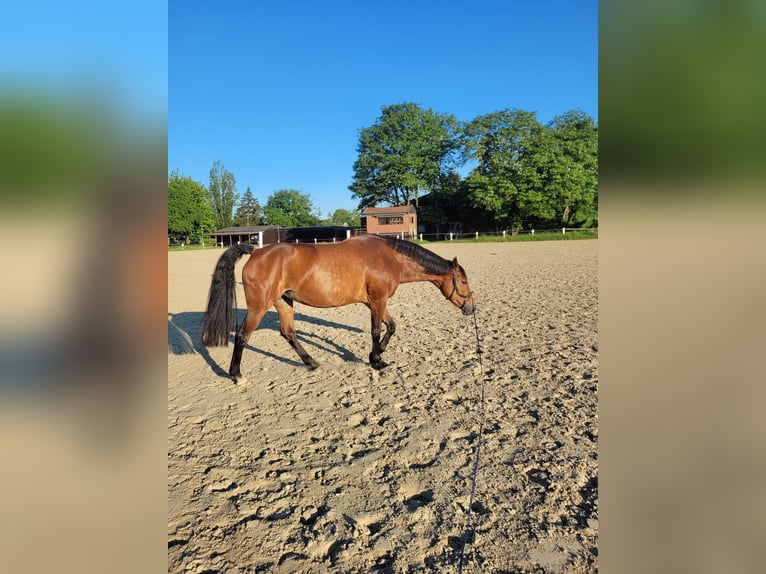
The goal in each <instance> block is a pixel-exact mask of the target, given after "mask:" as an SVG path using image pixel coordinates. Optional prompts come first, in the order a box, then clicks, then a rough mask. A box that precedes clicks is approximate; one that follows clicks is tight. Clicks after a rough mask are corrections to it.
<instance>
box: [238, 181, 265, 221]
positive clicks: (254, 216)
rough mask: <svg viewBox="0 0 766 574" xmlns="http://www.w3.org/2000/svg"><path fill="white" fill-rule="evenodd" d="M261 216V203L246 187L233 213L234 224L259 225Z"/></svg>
mask: <svg viewBox="0 0 766 574" xmlns="http://www.w3.org/2000/svg"><path fill="white" fill-rule="evenodd" d="M262 218H263V214H262V210H261V205H260V203H258V200H257V199H256V198H255V197H254V196H253V192H252V191H250V188H249V187H248V188H247V189H246V190H245V193H244V194H243V195H242V199H240V200H239V206H238V207H237V211H236V213H235V214H234V225H237V226H242V225H245V226H248V225H260V223H261V219H262Z"/></svg>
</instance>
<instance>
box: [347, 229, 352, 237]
mask: <svg viewBox="0 0 766 574" xmlns="http://www.w3.org/2000/svg"><path fill="white" fill-rule="evenodd" d="M350 238H351V230H350V229H346V239H350Z"/></svg>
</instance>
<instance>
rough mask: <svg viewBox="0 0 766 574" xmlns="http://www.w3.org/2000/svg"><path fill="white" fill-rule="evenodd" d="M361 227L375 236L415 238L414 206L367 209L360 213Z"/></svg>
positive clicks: (416, 228)
mask: <svg viewBox="0 0 766 574" xmlns="http://www.w3.org/2000/svg"><path fill="white" fill-rule="evenodd" d="M362 227H364V228H365V229H366V230H367V233H372V234H375V235H398V236H400V237H401V236H402V235H404V237H416V236H417V233H418V214H417V211H416V210H415V206H414V205H399V206H396V207H368V208H367V209H365V210H364V211H363V212H362Z"/></svg>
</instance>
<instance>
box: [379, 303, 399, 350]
mask: <svg viewBox="0 0 766 574" xmlns="http://www.w3.org/2000/svg"><path fill="white" fill-rule="evenodd" d="M383 323H384V324H385V325H386V333H385V335H383V338H382V339H381V340H380V352H381V353H382V352H383V351H385V350H386V347H388V342H389V341H390V340H391V335H393V334H394V333H395V332H396V321H394V319H393V317H391V315H390V314H389V312H388V309H386V310H385V311H384V312H383Z"/></svg>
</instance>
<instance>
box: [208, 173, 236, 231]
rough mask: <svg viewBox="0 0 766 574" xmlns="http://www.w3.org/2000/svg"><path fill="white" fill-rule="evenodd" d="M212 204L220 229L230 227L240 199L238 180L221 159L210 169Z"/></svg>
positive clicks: (216, 222) (209, 189)
mask: <svg viewBox="0 0 766 574" xmlns="http://www.w3.org/2000/svg"><path fill="white" fill-rule="evenodd" d="M208 191H209V195H210V205H211V206H212V208H213V213H214V214H215V224H216V226H217V227H218V229H222V228H224V227H229V226H231V225H232V223H233V218H232V214H233V213H234V206H235V205H236V203H237V199H239V195H238V194H237V181H236V179H234V174H232V173H231V172H230V171H229V170H227V169H226V168H224V167H223V165H222V164H221V162H220V161H216V162H214V163H213V167H212V168H211V169H210V187H209V188H208Z"/></svg>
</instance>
